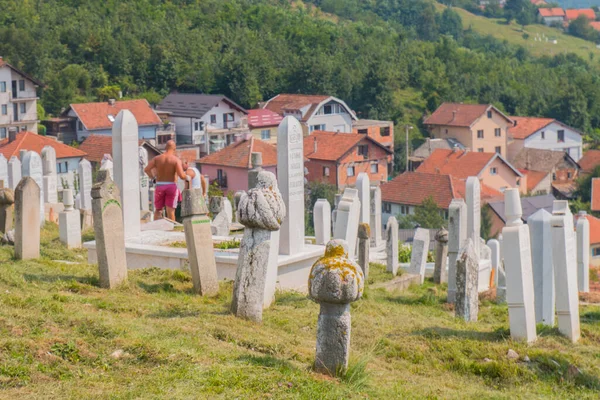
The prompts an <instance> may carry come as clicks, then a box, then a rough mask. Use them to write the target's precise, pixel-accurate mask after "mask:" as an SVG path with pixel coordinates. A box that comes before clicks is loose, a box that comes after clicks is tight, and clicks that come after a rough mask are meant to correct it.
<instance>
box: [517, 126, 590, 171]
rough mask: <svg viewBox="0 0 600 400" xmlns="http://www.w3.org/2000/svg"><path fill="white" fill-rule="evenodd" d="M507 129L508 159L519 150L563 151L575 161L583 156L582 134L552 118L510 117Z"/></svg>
mask: <svg viewBox="0 0 600 400" xmlns="http://www.w3.org/2000/svg"><path fill="white" fill-rule="evenodd" d="M511 119H512V120H513V121H514V125H513V126H511V127H510V128H509V129H508V159H509V160H513V158H514V157H515V156H516V155H517V153H518V152H519V151H521V149H524V148H533V149H543V150H554V151H559V150H560V151H564V152H566V153H567V154H569V155H570V156H571V158H572V159H573V160H575V161H579V159H580V158H581V156H582V154H583V150H582V149H583V134H582V133H581V132H579V131H578V130H576V129H575V128H571V127H570V126H568V125H565V124H563V123H562V122H560V121H558V120H556V119H553V118H537V117H511Z"/></svg>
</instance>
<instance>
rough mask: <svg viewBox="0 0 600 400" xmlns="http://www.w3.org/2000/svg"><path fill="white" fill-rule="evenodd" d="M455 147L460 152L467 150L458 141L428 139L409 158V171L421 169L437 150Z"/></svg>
mask: <svg viewBox="0 0 600 400" xmlns="http://www.w3.org/2000/svg"><path fill="white" fill-rule="evenodd" d="M455 147H456V148H457V149H459V150H466V147H465V146H463V145H462V143H460V142H459V141H458V140H456V139H452V138H447V139H431V138H426V139H425V143H423V144H422V145H420V146H419V147H417V148H416V149H415V150H414V151H413V152H412V154H411V155H410V156H409V157H408V170H409V171H414V170H416V169H417V168H419V166H420V165H421V164H422V163H423V161H425V160H426V159H427V157H429V156H430V155H431V153H433V151H434V150H436V149H444V150H452V149H454V148H455Z"/></svg>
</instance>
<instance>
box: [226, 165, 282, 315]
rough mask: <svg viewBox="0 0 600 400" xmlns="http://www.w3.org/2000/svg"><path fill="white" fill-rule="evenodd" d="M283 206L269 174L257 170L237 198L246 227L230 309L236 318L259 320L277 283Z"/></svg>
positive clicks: (240, 214)
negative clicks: (253, 181) (251, 184)
mask: <svg viewBox="0 0 600 400" xmlns="http://www.w3.org/2000/svg"><path fill="white" fill-rule="evenodd" d="M285 213H286V208H285V203H284V201H283V198H282V197H281V194H280V193H279V189H278V187H277V180H276V178H275V175H273V173H271V172H268V171H261V172H260V173H259V174H258V180H257V183H256V186H255V187H254V188H252V189H250V190H249V191H248V193H247V194H244V195H243V196H242V198H241V199H240V204H239V209H238V214H239V217H240V223H241V224H242V225H244V226H245V227H246V228H245V229H244V236H243V238H242V242H241V244H240V253H239V257H238V264H237V271H236V275H235V282H234V286H233V301H232V304H231V311H232V312H233V313H234V314H235V315H236V316H238V317H241V318H245V319H249V320H252V321H255V322H261V321H262V311H263V309H264V308H267V307H269V306H270V305H271V303H272V301H273V298H274V295H275V285H276V282H277V255H278V252H279V243H278V241H279V228H280V224H281V221H283V219H284V218H285Z"/></svg>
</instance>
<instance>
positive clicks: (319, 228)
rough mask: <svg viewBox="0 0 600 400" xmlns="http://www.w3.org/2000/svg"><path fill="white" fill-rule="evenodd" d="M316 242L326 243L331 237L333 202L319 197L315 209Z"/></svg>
mask: <svg viewBox="0 0 600 400" xmlns="http://www.w3.org/2000/svg"><path fill="white" fill-rule="evenodd" d="M313 222H314V224H315V242H316V243H315V244H320V245H326V244H327V243H328V242H329V240H330V239H331V204H329V201H327V199H318V200H317V202H316V203H315V207H314V210H313Z"/></svg>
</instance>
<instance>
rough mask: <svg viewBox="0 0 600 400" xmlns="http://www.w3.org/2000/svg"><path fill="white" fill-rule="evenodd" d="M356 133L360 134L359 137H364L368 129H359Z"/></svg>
mask: <svg viewBox="0 0 600 400" xmlns="http://www.w3.org/2000/svg"><path fill="white" fill-rule="evenodd" d="M358 133H359V134H361V135H366V134H368V133H369V130H368V129H359V130H358Z"/></svg>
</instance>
